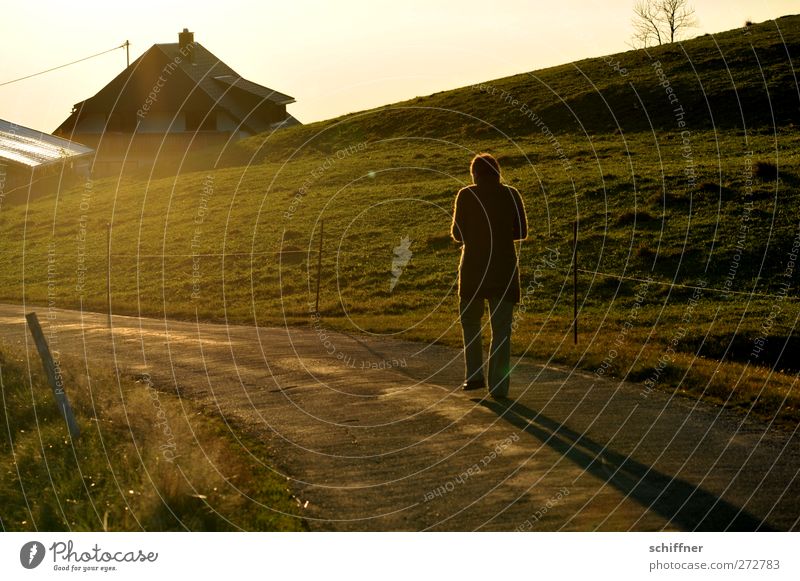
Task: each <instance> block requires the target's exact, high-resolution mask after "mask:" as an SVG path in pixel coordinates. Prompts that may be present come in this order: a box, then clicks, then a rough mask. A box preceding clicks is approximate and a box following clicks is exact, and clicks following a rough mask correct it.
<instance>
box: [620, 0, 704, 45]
mask: <svg viewBox="0 0 800 581" xmlns="http://www.w3.org/2000/svg"><path fill="white" fill-rule="evenodd" d="M633 15H634V16H633V38H632V39H631V45H632V46H633V47H634V48H647V47H648V46H654V45H660V44H664V43H667V42H675V40H677V37H678V36H679V35H680V34H681V33H682V32H683V31H684V30H686V29H688V28H693V27H694V26H697V18H696V17H695V15H694V8H692V7H691V6H690V5H689V3H688V2H687V0H638V1H637V2H636V5H635V6H634V7H633Z"/></svg>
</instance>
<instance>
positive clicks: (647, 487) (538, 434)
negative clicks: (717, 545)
mask: <svg viewBox="0 0 800 581" xmlns="http://www.w3.org/2000/svg"><path fill="white" fill-rule="evenodd" d="M480 404H481V405H483V406H484V407H486V408H488V409H490V410H491V411H493V412H494V413H496V414H497V415H498V416H500V417H501V418H503V419H505V420H506V421H508V422H509V423H510V424H512V425H514V426H516V427H517V428H519V429H520V430H524V431H525V432H527V433H528V434H530V435H531V436H533V437H535V438H537V439H538V440H540V441H541V442H543V443H544V444H546V445H548V446H549V447H551V448H552V449H553V450H555V451H556V452H558V453H559V454H561V455H562V456H564V457H565V458H568V459H569V460H571V461H573V462H575V463H576V464H578V465H579V466H581V467H582V468H583V469H584V470H585V471H586V472H587V473H589V474H591V475H592V476H595V477H597V478H599V479H602V480H605V481H606V482H607V483H608V484H610V485H612V486H614V487H615V488H617V489H618V490H619V491H621V492H622V493H623V494H625V496H626V497H627V498H630V499H632V500H635V501H636V502H638V503H640V504H641V505H643V506H644V507H646V508H647V509H648V510H651V511H654V512H655V513H657V514H659V515H661V516H662V517H664V518H666V519H668V520H669V521H670V522H671V523H673V524H675V525H676V526H679V527H681V528H682V529H684V530H691V531H770V530H773V529H772V527H770V526H769V525H768V524H767V523H766V522H764V521H762V520H761V519H759V518H757V517H756V516H753V515H752V514H750V513H748V512H746V511H744V510H743V509H741V508H739V507H737V506H735V505H733V504H731V503H729V502H727V501H725V500H723V499H722V498H720V497H718V496H716V495H715V494H712V493H711V492H708V491H706V490H703V489H702V488H699V487H697V486H694V485H692V484H690V483H689V482H686V481H684V480H681V479H680V478H676V477H673V476H668V475H666V474H663V473H661V472H659V471H658V470H656V469H654V468H653V467H652V466H646V465H645V464H642V463H640V462H637V461H636V460H634V459H632V458H631V457H629V456H625V455H623V454H619V453H617V452H614V451H613V450H611V449H609V448H608V447H606V446H603V445H601V444H598V443H597V442H595V441H593V440H592V439H590V438H588V437H586V436H584V435H582V434H579V433H577V432H575V431H574V430H571V429H570V428H568V427H567V426H565V425H564V424H561V423H559V422H557V421H555V420H553V419H551V418H548V417H547V416H544V415H542V414H541V413H539V412H537V411H534V410H532V409H530V408H528V407H526V406H524V405H522V404H520V403H517V402H511V401H509V402H507V403H506V402H495V401H490V400H486V399H484V400H481V401H480Z"/></svg>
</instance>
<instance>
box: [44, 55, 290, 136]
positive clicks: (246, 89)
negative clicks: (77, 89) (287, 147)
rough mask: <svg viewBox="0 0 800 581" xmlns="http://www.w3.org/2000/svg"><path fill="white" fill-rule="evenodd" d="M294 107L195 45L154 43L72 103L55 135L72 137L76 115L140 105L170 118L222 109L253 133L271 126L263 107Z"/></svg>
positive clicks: (133, 108)
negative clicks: (95, 89)
mask: <svg viewBox="0 0 800 581" xmlns="http://www.w3.org/2000/svg"><path fill="white" fill-rule="evenodd" d="M154 93H156V94H155V98H153V96H154ZM148 97H149V99H148ZM293 102H294V98H293V97H290V96H289V95H285V94H283V93H279V92H278V91H274V90H272V89H269V88H267V87H264V86H262V85H259V84H257V83H253V82H251V81H248V80H246V79H243V78H242V77H241V76H240V75H239V74H238V73H236V71H234V70H233V69H232V68H231V67H230V66H228V65H227V64H225V63H224V62H222V61H221V60H220V59H218V58H217V57H216V56H215V55H214V54H213V53H211V51H209V50H208V49H206V48H205V47H204V46H202V45H201V44H200V43H197V42H192V43H190V44H187V45H186V46H184V47H183V48H181V46H180V45H179V44H178V43H168V44H154V45H153V46H151V47H150V48H149V49H148V50H147V51H145V52H144V53H143V54H142V55H141V56H140V57H139V58H137V59H136V60H135V61H134V62H133V63H131V65H130V66H129V67H127V68H126V69H125V70H124V71H122V72H121V73H120V74H119V75H117V76H116V77H115V78H114V79H113V80H112V81H111V82H109V83H108V84H107V85H106V86H105V87H103V88H102V89H100V91H98V92H97V94H95V95H94V96H93V97H90V98H89V99H86V100H85V101H82V102H80V103H76V104H75V107H74V109H73V112H72V114H71V115H70V117H69V118H68V119H67V120H66V121H64V123H62V124H61V126H59V128H58V129H57V130H56V133H59V134H69V133H70V132H72V131H73V128H74V127H75V125H76V123H77V121H78V118H79V117H81V116H86V115H90V114H92V113H102V114H106V115H108V114H111V113H113V112H123V113H125V114H127V115H129V116H130V114H131V113H136V112H140V111H142V108H143V106H144V105H145V104H147V110H148V111H150V110H152V111H158V110H160V111H164V112H170V113H176V112H177V111H179V110H181V109H184V110H196V111H208V110H209V109H211V108H217V109H222V110H225V111H226V112H227V113H228V114H229V115H230V116H231V117H232V118H233V119H235V120H236V122H238V123H239V124H240V125H241V126H243V127H245V128H247V129H250V130H252V131H254V132H258V131H263V130H265V129H266V128H268V127H269V126H270V125H271V124H272V123H274V119H273V120H271V121H267V120H266V119H261V118H260V117H261V116H262V115H261V114H260V110H261V109H262V106H264V104H266V103H271V104H273V105H272V106H278V107H282V106H285V105H286V104H289V103H293Z"/></svg>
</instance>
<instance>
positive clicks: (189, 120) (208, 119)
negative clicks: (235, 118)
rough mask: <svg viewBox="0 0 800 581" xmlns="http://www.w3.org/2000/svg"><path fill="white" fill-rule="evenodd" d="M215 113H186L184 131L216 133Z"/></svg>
mask: <svg viewBox="0 0 800 581" xmlns="http://www.w3.org/2000/svg"><path fill="white" fill-rule="evenodd" d="M216 130H217V113H216V111H210V112H208V114H206V112H205V111H186V131H216Z"/></svg>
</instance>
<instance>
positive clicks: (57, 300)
mask: <svg viewBox="0 0 800 581" xmlns="http://www.w3.org/2000/svg"><path fill="white" fill-rule="evenodd" d="M798 55H800V17H798V16H791V17H785V18H781V19H779V20H776V21H769V22H765V23H762V24H757V25H752V26H748V27H745V28H743V29H738V30H733V31H729V32H725V33H721V34H717V35H713V36H712V35H706V36H703V37H700V38H697V39H693V40H690V41H686V42H683V43H676V44H673V45H667V46H663V47H659V48H655V49H650V50H649V51H629V52H625V53H621V54H618V55H612V56H609V57H605V58H595V59H587V60H584V61H579V62H576V63H570V64H566V65H563V66H559V67H552V68H549V69H544V70H540V71H534V72H531V73H525V74H521V75H516V76H513V77H508V78H504V79H499V80H495V81H487V82H486V83H482V84H479V85H476V86H474V87H466V88H462V89H457V90H454V91H446V92H442V93H437V94H434V95H431V96H428V97H419V98H416V99H413V100H411V101H406V102H403V103H397V104H394V105H389V106H386V107H381V108H377V109H373V110H369V111H364V112H360V113H354V114H351V115H346V116H343V117H340V118H337V119H333V120H330V121H324V122H320V123H314V124H310V125H306V126H300V127H295V128H291V129H286V130H282V131H279V132H276V133H274V134H269V135H267V134H264V135H259V136H256V137H253V138H250V139H247V140H243V141H241V142H238V143H236V144H235V145H234V146H233V147H232V148H231V149H229V150H227V151H225V152H224V153H223V154H222V155H220V156H217V155H215V154H214V153H207V154H205V155H197V156H193V157H191V158H187V159H185V160H183V161H182V166H183V170H182V171H181V172H180V173H179V174H178V175H177V176H160V177H158V176H159V173H158V170H156V172H155V173H154V174H153V175H152V176H150V175H124V176H120V178H119V179H106V180H96V181H92V182H88V183H87V184H85V185H82V186H78V187H75V188H71V189H65V190H62V191H59V192H58V193H57V195H55V194H54V195H53V196H52V197H51V198H47V199H41V200H36V201H33V202H31V203H30V204H27V205H18V206H10V205H5V206H3V207H2V209H1V212H2V221H1V222H0V234H1V235H2V238H1V239H0V261H2V275H0V276H1V277H2V279H1V280H0V298H2V299H3V300H8V301H22V300H25V301H27V302H32V303H36V304H47V303H48V302H52V303H53V304H55V305H56V306H59V307H67V308H69V307H82V308H86V309H92V310H104V309H105V304H106V302H105V300H106V299H105V289H106V232H107V231H106V224H107V223H108V222H110V223H111V224H112V229H111V252H112V260H111V264H112V268H111V286H112V305H113V310H114V311H115V312H118V313H129V314H136V313H142V314H147V315H155V316H167V317H180V318H194V317H199V318H201V319H204V320H216V321H229V322H237V323H248V324H260V325H282V324H298V325H309V324H313V320H312V318H311V316H310V313H309V309H310V308H313V301H314V298H315V281H316V261H317V256H316V248H317V245H318V243H319V236H320V232H321V229H322V223H323V221H324V252H323V257H322V285H321V286H322V288H321V297H320V310H321V312H322V324H323V326H325V327H329V328H338V329H341V330H346V331H352V332H367V333H379V334H388V335H392V336H397V337H401V338H408V339H417V340H422V341H436V342H442V343H448V344H452V345H458V343H459V340H460V335H459V333H460V330H459V327H458V321H457V299H456V295H455V291H456V288H455V284H456V268H457V264H458V256H459V253H458V248H457V247H456V246H455V245H454V244H452V243H451V242H450V239H449V236H448V231H449V225H450V215H451V210H452V202H453V196H454V193H455V191H456V190H457V189H458V188H460V187H462V186H463V185H465V184H466V183H468V180H469V175H468V171H467V166H468V162H469V160H470V158H471V157H472V155H473V154H474V153H475V152H477V151H491V152H493V153H495V154H497V155H498V156H499V157H500V158H501V163H502V165H503V170H504V176H505V179H506V180H507V181H508V182H509V183H511V184H513V185H515V186H516V187H518V188H519V189H520V190H521V192H522V193H523V196H524V200H525V203H526V206H527V209H528V213H529V221H530V230H531V236H530V239H529V240H528V241H527V242H525V243H524V244H523V245H522V248H521V254H520V263H521V269H522V277H523V301H522V303H521V306H520V309H519V311H518V313H517V318H516V325H515V328H516V333H515V344H514V348H515V351H516V352H517V353H519V354H522V353H526V354H531V355H534V356H536V357H537V358H540V359H542V360H544V361H555V362H560V363H564V364H568V365H577V366H578V367H581V368H583V369H586V370H588V371H590V372H594V373H596V374H597V375H598V376H614V377H626V378H628V379H633V380H638V381H641V382H643V385H644V386H645V387H643V394H642V397H647V394H648V390H650V389H667V390H676V391H679V392H684V393H693V394H699V395H702V396H703V397H705V398H707V399H711V400H714V401H718V402H721V403H725V404H727V405H732V406H740V407H742V408H743V409H745V410H753V411H754V412H756V413H759V414H761V415H765V416H771V417H772V416H774V417H778V418H780V419H782V420H796V418H797V417H800V413H799V412H798V407H797V406H798V397H797V394H796V390H795V391H793V387H794V381H795V379H794V376H793V375H792V373H794V372H795V371H796V366H797V364H796V363H795V362H792V361H791V360H790V358H789V357H782V353H785V354H789V353H791V352H792V351H794V352H796V350H797V347H798V343H797V338H796V332H795V330H794V327H795V323H796V321H797V316H798V313H800V309H798V301H797V296H798V276H797V274H796V272H795V270H794V259H793V258H792V256H794V255H795V252H794V250H793V249H794V248H796V244H797V240H798V238H797V236H798V220H799V219H800V216H799V215H798V211H797V207H798V194H797V185H798V182H800V160H798V153H797V152H798V151H799V149H798V145H799V143H798V141H800V140H799V139H798V135H797V131H796V128H795V125H796V124H797V123H798V116H800V108H799V105H800V92H799V91H798V83H797V79H796V76H795V71H794V68H793V66H794V61H795V59H797V57H798ZM169 161H170V163H173V162H174V160H169ZM576 220H577V222H578V231H579V249H578V256H579V267H580V268H581V269H582V270H581V272H580V278H579V289H578V291H579V303H580V305H579V306H580V331H581V339H580V341H579V343H578V345H577V346H573V345H572V334H571V318H572V288H571V281H572V275H571V272H570V262H571V258H572V224H573V222H574V221H576ZM404 237H408V239H409V240H410V250H411V252H412V253H413V255H412V258H411V260H410V262H409V263H408V264H407V265H406V266H405V267H403V268H402V272H401V274H400V276H399V278H397V281H396V284H395V286H394V287H393V289H391V290H390V285H391V283H392V280H393V278H395V277H393V275H392V261H393V258H394V256H395V254H394V249H395V247H397V246H398V245H400V244H401V239H402V238H404ZM642 281H649V282H642ZM310 304H311V307H310V306H309V305H310ZM720 360H723V361H724V363H720ZM521 387H523V386H516V388H521Z"/></svg>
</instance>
